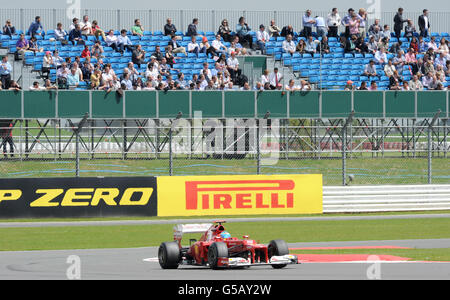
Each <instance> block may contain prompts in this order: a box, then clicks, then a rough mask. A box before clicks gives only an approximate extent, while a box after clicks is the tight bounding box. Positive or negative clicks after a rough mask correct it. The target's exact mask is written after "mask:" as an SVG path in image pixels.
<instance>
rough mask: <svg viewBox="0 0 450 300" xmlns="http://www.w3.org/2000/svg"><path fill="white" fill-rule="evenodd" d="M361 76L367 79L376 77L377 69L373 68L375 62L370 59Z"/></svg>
mask: <svg viewBox="0 0 450 300" xmlns="http://www.w3.org/2000/svg"><path fill="white" fill-rule="evenodd" d="M363 76H367V77H369V79H370V77H378V74H377V69H376V67H375V61H373V60H372V59H371V60H370V62H369V63H368V64H367V65H366V67H365V68H364V73H363Z"/></svg>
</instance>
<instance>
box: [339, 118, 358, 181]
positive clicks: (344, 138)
mask: <svg viewBox="0 0 450 300" xmlns="http://www.w3.org/2000/svg"><path fill="white" fill-rule="evenodd" d="M354 115H355V111H352V112H351V113H350V115H349V116H348V117H347V120H346V121H345V124H344V126H343V127H342V185H343V186H346V185H347V179H346V177H347V161H346V156H347V153H346V148H347V127H348V125H349V124H350V123H351V122H353V116H354Z"/></svg>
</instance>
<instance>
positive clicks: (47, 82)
mask: <svg viewBox="0 0 450 300" xmlns="http://www.w3.org/2000/svg"><path fill="white" fill-rule="evenodd" d="M44 88H45V89H46V90H47V91H51V90H57V89H58V87H57V86H56V85H54V84H52V82H51V81H50V79H46V80H45V81H44Z"/></svg>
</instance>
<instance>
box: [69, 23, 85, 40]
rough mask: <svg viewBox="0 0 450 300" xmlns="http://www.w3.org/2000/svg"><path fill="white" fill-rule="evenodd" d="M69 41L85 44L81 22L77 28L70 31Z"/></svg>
mask: <svg viewBox="0 0 450 300" xmlns="http://www.w3.org/2000/svg"><path fill="white" fill-rule="evenodd" d="M69 41H70V42H72V44H73V45H84V41H83V38H82V36H81V30H80V24H76V25H75V28H74V29H72V31H70V32H69Z"/></svg>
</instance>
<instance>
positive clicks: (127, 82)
mask: <svg viewBox="0 0 450 300" xmlns="http://www.w3.org/2000/svg"><path fill="white" fill-rule="evenodd" d="M120 84H121V85H122V87H123V88H124V90H133V82H132V81H131V79H130V74H129V73H124V74H123V79H122V81H121V82H120Z"/></svg>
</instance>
